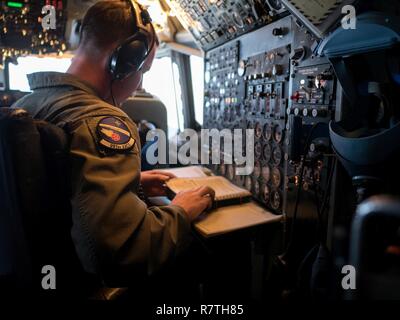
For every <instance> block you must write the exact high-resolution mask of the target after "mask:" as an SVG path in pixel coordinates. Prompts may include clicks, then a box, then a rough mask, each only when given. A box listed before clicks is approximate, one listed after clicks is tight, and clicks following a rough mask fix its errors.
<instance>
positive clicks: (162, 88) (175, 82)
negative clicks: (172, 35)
mask: <svg viewBox="0 0 400 320" xmlns="http://www.w3.org/2000/svg"><path fill="white" fill-rule="evenodd" d="M178 71H179V69H178V66H177V65H176V64H172V60H171V57H162V58H158V59H155V60H154V62H153V66H152V67H151V69H150V70H149V71H148V72H146V73H145V74H144V75H143V88H144V89H146V91H147V92H149V93H151V94H154V95H155V96H157V97H158V98H159V99H160V100H161V101H162V102H163V103H164V104H165V106H166V107H167V112H168V135H169V136H170V137H172V136H174V135H176V133H177V132H178V131H179V129H180V128H181V126H183V120H182V119H183V111H182V110H183V109H182V98H181V88H180V83H179V72H178ZM181 129H183V128H181Z"/></svg>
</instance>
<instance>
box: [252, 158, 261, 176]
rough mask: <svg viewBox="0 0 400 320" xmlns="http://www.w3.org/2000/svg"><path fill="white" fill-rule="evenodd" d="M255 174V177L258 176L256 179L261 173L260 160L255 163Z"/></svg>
mask: <svg viewBox="0 0 400 320" xmlns="http://www.w3.org/2000/svg"><path fill="white" fill-rule="evenodd" d="M253 175H254V178H256V179H258V178H259V177H260V175H261V165H260V163H259V162H258V161H257V162H256V163H255V164H254V171H253Z"/></svg>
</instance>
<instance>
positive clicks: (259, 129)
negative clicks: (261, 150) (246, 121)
mask: <svg viewBox="0 0 400 320" xmlns="http://www.w3.org/2000/svg"><path fill="white" fill-rule="evenodd" d="M255 129H256V132H255V135H256V138H261V136H262V134H263V129H262V127H261V124H260V123H259V122H257V123H256V128H255Z"/></svg>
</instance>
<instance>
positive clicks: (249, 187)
mask: <svg viewBox="0 0 400 320" xmlns="http://www.w3.org/2000/svg"><path fill="white" fill-rule="evenodd" d="M244 185H245V187H246V189H247V190H248V191H251V189H252V186H253V182H252V181H251V178H250V177H246V180H245V183H244Z"/></svg>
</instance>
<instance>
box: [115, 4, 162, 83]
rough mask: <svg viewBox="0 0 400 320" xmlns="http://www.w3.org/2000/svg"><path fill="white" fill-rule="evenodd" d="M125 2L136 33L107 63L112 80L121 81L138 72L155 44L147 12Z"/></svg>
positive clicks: (138, 6) (153, 31)
mask: <svg viewBox="0 0 400 320" xmlns="http://www.w3.org/2000/svg"><path fill="white" fill-rule="evenodd" d="M127 1H128V2H129V5H130V6H131V11H132V18H133V24H134V30H137V31H136V32H135V33H134V34H133V35H132V36H130V37H129V38H127V39H126V40H125V41H123V42H122V43H121V44H120V45H119V46H118V47H117V48H116V49H115V50H114V52H113V53H112V55H111V57H110V62H109V69H110V73H111V76H112V80H122V79H124V78H126V77H127V76H129V75H130V74H132V73H133V72H137V71H139V70H140V69H141V68H142V67H143V64H144V62H145V61H146V58H147V57H148V55H149V54H150V52H151V51H152V49H153V47H154V44H155V42H156V34H155V30H154V27H153V25H152V23H151V17H150V14H149V13H148V11H147V10H146V9H145V8H143V7H142V6H141V5H140V4H139V3H137V2H136V1H133V0H127ZM149 38H150V39H151V40H149Z"/></svg>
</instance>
